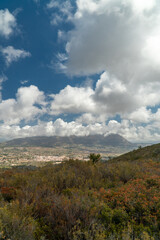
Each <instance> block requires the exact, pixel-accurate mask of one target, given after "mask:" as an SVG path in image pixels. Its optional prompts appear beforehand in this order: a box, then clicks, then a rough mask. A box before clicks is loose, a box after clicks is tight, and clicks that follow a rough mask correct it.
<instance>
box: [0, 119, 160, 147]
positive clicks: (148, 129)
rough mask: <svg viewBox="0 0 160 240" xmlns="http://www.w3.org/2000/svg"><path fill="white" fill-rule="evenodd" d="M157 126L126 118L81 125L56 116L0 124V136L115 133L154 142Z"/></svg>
mask: <svg viewBox="0 0 160 240" xmlns="http://www.w3.org/2000/svg"><path fill="white" fill-rule="evenodd" d="M157 130H158V127H157V126H154V127H153V125H147V126H145V127H142V126H139V125H137V126H136V125H135V126H134V125H133V124H132V123H131V122H130V121H128V120H123V121H122V122H121V123H119V122H117V121H116V120H110V121H109V123H108V124H104V123H90V124H88V125H83V124H82V123H78V122H76V121H71V122H65V121H64V120H63V119H61V118H58V119H57V120H56V121H55V122H53V121H49V122H43V121H38V123H37V124H35V125H29V124H28V125H25V126H23V127H20V126H19V125H16V124H15V125H9V124H1V126H0V133H1V138H4V139H12V138H17V137H30V136H42V135H43V136H54V135H56V136H70V135H77V136H86V135H90V134H93V135H94V134H104V135H108V134H110V133H117V134H120V135H122V136H123V137H125V138H126V139H128V140H130V141H133V142H147V143H149V142H156V141H159V139H160V131H159V130H158V131H157Z"/></svg>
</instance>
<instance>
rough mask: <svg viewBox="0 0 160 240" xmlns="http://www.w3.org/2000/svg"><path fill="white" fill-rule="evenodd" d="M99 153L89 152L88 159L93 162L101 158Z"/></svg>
mask: <svg viewBox="0 0 160 240" xmlns="http://www.w3.org/2000/svg"><path fill="white" fill-rule="evenodd" d="M101 158H102V157H101V155H100V154H95V153H90V155H89V160H90V161H91V162H92V163H93V164H95V163H97V162H99V161H100V160H101Z"/></svg>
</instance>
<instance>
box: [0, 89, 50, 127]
mask: <svg viewBox="0 0 160 240" xmlns="http://www.w3.org/2000/svg"><path fill="white" fill-rule="evenodd" d="M44 106H45V97H44V94H43V92H42V91H39V89H38V88H37V87H36V86H33V85H31V86H29V87H21V88H19V89H18V91H17V94H16V99H7V100H3V101H1V103H0V121H2V122H3V123H4V124H5V125H6V124H8V125H12V124H18V123H20V122H21V121H22V120H24V121H26V122H27V121H30V120H34V118H35V117H37V116H40V115H42V114H44V113H45V111H46V110H45V108H44Z"/></svg>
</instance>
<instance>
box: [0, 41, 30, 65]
mask: <svg viewBox="0 0 160 240" xmlns="http://www.w3.org/2000/svg"><path fill="white" fill-rule="evenodd" d="M1 52H2V55H3V57H4V58H5V61H6V64H7V66H9V65H10V64H11V63H12V62H17V61H18V60H19V59H21V58H26V57H30V56H31V54H30V52H27V51H25V50H23V49H15V48H13V47H12V46H8V47H6V48H2V49H1Z"/></svg>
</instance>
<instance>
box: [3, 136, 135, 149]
mask: <svg viewBox="0 0 160 240" xmlns="http://www.w3.org/2000/svg"><path fill="white" fill-rule="evenodd" d="M74 144H81V145H85V146H96V145H101V146H113V147H117V146H121V147H132V146H134V145H133V144H132V143H130V142H129V141H127V140H126V139H125V138H123V137H122V136H120V135H118V134H110V135H108V136H103V135H90V136H84V137H79V136H69V137H59V136H51V137H44V136H42V137H28V138H18V139H13V140H11V141H8V142H5V143H2V144H0V146H1V147H13V146H21V147H29V146H34V147H55V146H63V145H74Z"/></svg>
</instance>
